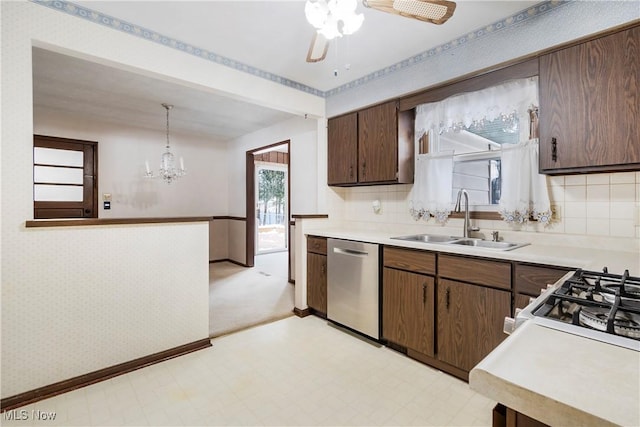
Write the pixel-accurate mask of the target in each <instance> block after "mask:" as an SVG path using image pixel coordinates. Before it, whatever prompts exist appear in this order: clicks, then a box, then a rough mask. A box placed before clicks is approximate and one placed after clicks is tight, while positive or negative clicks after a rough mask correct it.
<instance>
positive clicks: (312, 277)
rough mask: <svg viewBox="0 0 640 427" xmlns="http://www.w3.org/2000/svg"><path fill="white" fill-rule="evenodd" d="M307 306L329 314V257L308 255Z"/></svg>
mask: <svg viewBox="0 0 640 427" xmlns="http://www.w3.org/2000/svg"><path fill="white" fill-rule="evenodd" d="M307 305H308V306H309V307H311V308H313V309H314V310H316V311H318V312H320V313H321V314H324V315H326V314H327V257H326V256H324V255H318V254H314V253H307Z"/></svg>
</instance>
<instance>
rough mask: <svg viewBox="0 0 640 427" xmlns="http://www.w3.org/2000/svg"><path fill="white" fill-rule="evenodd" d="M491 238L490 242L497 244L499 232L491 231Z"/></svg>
mask: <svg viewBox="0 0 640 427" xmlns="http://www.w3.org/2000/svg"><path fill="white" fill-rule="evenodd" d="M491 237H492V240H493V241H494V242H497V241H498V240H500V232H499V231H497V230H496V231H492V232H491Z"/></svg>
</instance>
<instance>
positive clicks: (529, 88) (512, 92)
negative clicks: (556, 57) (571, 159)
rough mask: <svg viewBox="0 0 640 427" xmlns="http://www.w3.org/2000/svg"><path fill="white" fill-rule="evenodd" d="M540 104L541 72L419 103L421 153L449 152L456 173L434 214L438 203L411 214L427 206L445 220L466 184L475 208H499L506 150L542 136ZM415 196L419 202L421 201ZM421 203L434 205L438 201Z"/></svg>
mask: <svg viewBox="0 0 640 427" xmlns="http://www.w3.org/2000/svg"><path fill="white" fill-rule="evenodd" d="M537 103H538V85H537V77H532V78H525V79H518V80H513V81H509V82H506V83H504V84H501V85H498V86H493V87H489V88H486V89H483V90H479V91H475V92H467V93H461V94H458V95H453V96H450V97H449V98H446V99H444V100H442V101H438V102H432V103H428V104H422V105H419V106H418V107H417V108H416V129H415V130H416V133H415V135H416V138H418V141H417V155H420V154H425V153H431V154H432V155H435V156H438V155H440V154H445V153H449V156H450V157H452V159H453V162H452V164H453V168H452V170H450V169H449V170H450V172H444V173H451V174H452V184H451V194H450V195H449V194H445V195H443V196H442V199H441V200H440V201H437V205H438V208H437V209H435V212H436V214H435V215H434V209H433V208H427V209H424V208H422V209H413V211H412V214H414V216H416V217H417V216H424V215H426V213H427V211H428V212H429V213H430V214H431V215H432V216H436V218H437V219H438V218H439V217H441V219H443V220H446V216H448V214H449V212H450V210H451V208H452V207H453V201H454V200H456V195H457V193H458V191H459V190H460V189H461V188H464V189H466V190H467V192H468V193H469V204H470V206H472V209H473V210H475V211H489V212H497V211H498V205H499V203H500V197H501V194H502V191H501V190H502V180H503V177H502V165H501V150H502V148H503V147H507V146H514V145H516V144H518V143H520V142H521V141H526V140H529V139H530V138H533V137H537V107H536V105H537ZM445 170H447V169H445ZM439 178H443V177H442V176H440V177H439ZM431 179H433V177H432V178H431ZM414 200H415V201H416V203H415V204H416V206H417V205H419V203H420V202H421V201H420V200H416V199H414ZM422 202H423V206H425V205H430V206H433V205H434V202H433V200H430V201H426V202H425V201H422ZM445 205H450V207H446V206H445Z"/></svg>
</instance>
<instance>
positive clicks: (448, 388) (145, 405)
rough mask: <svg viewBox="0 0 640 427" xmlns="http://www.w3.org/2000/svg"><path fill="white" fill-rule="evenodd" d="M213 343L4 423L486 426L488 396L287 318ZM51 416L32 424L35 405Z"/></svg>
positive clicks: (319, 323)
mask: <svg viewBox="0 0 640 427" xmlns="http://www.w3.org/2000/svg"><path fill="white" fill-rule="evenodd" d="M212 343H213V347H211V348H209V349H206V350H201V351H198V352H195V353H192V354H189V355H186V356H182V357H179V358H176V359H172V360H169V361H166V362H163V363H160V364H156V365H153V366H150V367H147V368H143V369H140V370H137V371H134V372H131V373H129V374H126V375H122V376H119V377H117V378H113V379H111V380H108V381H104V382H101V383H98V384H94V385H92V386H89V387H85V388H82V389H79V390H76V391H73V392H70V393H66V394H63V395H60V396H57V397H54V398H51V399H47V400H43V401H41V402H38V403H35V404H32V405H28V406H25V407H23V408H19V409H18V410H17V411H18V412H17V414H20V410H25V411H26V412H23V413H22V414H26V415H27V417H28V418H29V419H28V420H23V421H17V420H11V421H9V420H7V419H6V414H7V413H5V414H2V425H5V426H15V425H17V426H27V425H46V426H54V425H65V426H66V425H93V426H107V425H132V426H138V425H153V426H160V425H167V426H168V425H171V426H174V425H175V426H191V425H193V426H206V425H225V426H228V425H264V426H271V425H296V426H297V425H310V426H320V425H322V426H338V425H345V426H364V425H367V426H369V425H370V426H418V425H421V426H444V425H457V426H470V425H490V424H491V409H492V407H493V406H494V402H492V401H490V400H488V399H486V398H484V397H483V396H481V395H479V394H477V393H475V392H474V391H472V390H470V389H469V386H468V385H467V384H466V383H464V382H462V381H459V380H457V379H455V378H453V377H451V376H449V375H447V374H444V373H442V372H439V371H437V370H434V369H431V368H429V367H427V366H425V365H423V364H420V363H418V362H416V361H413V360H411V359H409V358H407V357H406V356H404V355H402V354H400V353H397V352H395V351H393V350H390V349H388V348H385V347H379V346H376V345H373V344H372V343H370V342H366V341H364V340H361V339H358V338H355V337H353V336H352V335H350V334H348V333H346V332H344V331H342V330H341V329H338V328H336V327H333V326H331V325H328V324H327V322H326V321H324V320H322V319H319V318H317V317H314V316H309V317H306V318H303V319H300V318H298V317H290V318H287V319H284V320H280V321H277V322H273V323H270V324H267V325H263V326H259V327H256V328H252V329H248V330H244V331H241V332H238V333H235V334H231V335H226V336H223V337H220V338H216V339H214V340H213V341H212ZM37 411H41V413H47V412H55V414H56V418H55V419H54V420H47V421H35V420H34V419H33V416H34V415H36V414H37V413H38V412H37Z"/></svg>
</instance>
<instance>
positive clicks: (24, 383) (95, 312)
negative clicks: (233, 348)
mask: <svg viewBox="0 0 640 427" xmlns="http://www.w3.org/2000/svg"><path fill="white" fill-rule="evenodd" d="M0 19H1V31H2V40H1V43H2V45H1V50H0V51H1V53H2V62H1V71H2V72H1V85H0V86H1V87H2V104H1V122H2V129H1V140H0V144H1V148H0V149H1V152H2V158H1V159H0V162H1V166H0V167H1V169H0V172H1V174H2V175H1V178H2V179H1V187H0V188H1V190H0V203H1V215H0V217H1V218H2V224H1V227H2V228H1V231H2V240H1V242H2V248H4V249H5V250H4V251H3V252H2V350H1V351H2V367H1V368H2V397H8V396H11V395H13V394H16V393H19V392H22V391H26V390H29V389H33V388H35V387H40V386H45V385H48V384H50V383H51V382H52V381H57V380H61V379H65V378H68V377H70V376H74V375H80V374H84V373H87V372H89V371H92V370H96V369H100V368H104V367H107V366H110V365H113V364H115V363H121V362H125V361H128V360H131V359H134V358H137V357H140V356H143V355H146V354H149V353H153V352H157V351H161V350H165V349H167V348H171V347H175V346H177V345H181V344H186V343H188V342H191V341H194V340H195V339H201V338H204V337H206V336H207V334H208V307H207V301H208V299H207V289H208V277H207V276H208V274H207V273H208V264H207V261H208V260H207V252H208V250H207V249H208V240H209V237H208V236H209V231H208V228H207V227H206V226H205V224H206V223H203V224H195V225H186V226H182V225H156V226H139V227H136V226H131V227H97V228H86V227H78V228H76V227H71V228H65V229H48V230H43V229H25V228H24V222H25V220H27V219H31V218H33V200H32V187H33V176H32V162H33V149H32V147H33V133H34V126H33V107H32V87H33V85H32V62H31V52H32V47H33V46H34V45H35V46H39V47H44V48H48V49H52V50H55V51H58V52H61V53H64V54H67V55H72V56H77V57H80V58H83V59H87V60H93V61H97V62H101V63H104V64H107V65H109V66H113V67H116V68H122V69H126V70H129V71H133V72H138V73H143V74H146V75H150V76H153V77H156V78H160V79H166V80H171V81H178V82H180V83H182V84H186V85H188V86H190V87H194V88H198V89H200V90H208V91H213V92H216V93H223V94H227V95H229V96H232V97H234V98H238V99H243V100H246V101H250V102H254V103H257V104H260V105H267V106H270V107H272V108H276V109H280V110H283V111H288V112H292V113H298V114H304V113H309V114H310V115H314V116H323V115H324V100H323V99H321V98H318V97H316V96H313V95H310V94H308V93H304V92H302V91H298V90H295V89H292V88H288V87H285V86H282V85H280V84H278V83H275V82H272V81H269V80H266V79H262V78H260V77H256V76H253V75H250V74H247V73H242V72H239V71H236V70H233V69H230V68H228V67H225V66H223V65H220V64H216V63H213V62H211V61H206V60H204V59H201V58H198V57H195V56H193V55H189V54H186V53H183V52H180V51H178V50H175V49H170V48H167V47H164V46H161V45H159V44H157V43H154V42H152V41H148V40H144V39H142V38H138V37H134V36H131V35H128V34H125V33H122V32H119V31H116V30H113V29H111V28H108V27H106V26H101V25H98V24H95V23H92V22H89V21H87V20H83V19H79V18H77V17H74V16H70V15H67V14H64V13H60V12H58V11H54V10H51V9H49V8H47V7H44V6H41V5H38V4H36V3H32V2H27V1H11V2H0ZM289 136H290V135H287V137H289ZM176 142H177V141H176ZM177 148H178V147H177V145H176V149H177ZM153 152H155V150H150V151H149V152H146V151H145V152H142V153H141V154H143V155H144V156H145V157H146V156H147V155H149V156H151V155H152V154H153ZM185 153H186V154H189V155H191V154H192V153H193V152H191V149H187V147H186V146H185ZM101 160H104V161H107V162H113V161H116V160H118V159H112V158H111V159H110V158H109V155H108V154H107V155H106V156H102V158H101ZM193 162H194V164H195V162H196V160H193ZM188 167H189V166H188ZM231 167H234V165H233V164H231ZM242 169H244V166H243V167H242ZM194 173H195V172H194ZM105 181H107V180H105ZM102 184H103V185H106V184H109V183H108V182H103V183H102ZM116 184H117V183H116V182H112V183H110V184H109V185H113V187H112V188H113V189H111V188H110V189H109V191H113V192H116V191H117V192H121V194H131V192H132V191H133V190H132V189H131V188H125V186H123V187H122V188H116ZM105 189H106V187H105ZM229 190H231V188H229ZM186 200H189V203H192V201H191V200H192V199H186ZM121 206H123V208H124V206H127V205H126V204H124V203H122V204H121ZM229 208H230V209H231V206H230V207H229ZM203 209H204V208H203ZM241 212H244V207H243V208H242V211H241ZM184 213H185V214H187V213H188V214H189V215H192V214H198V213H200V212H186V211H185V212H184ZM211 213H212V212H208V211H207V212H206V214H207V215H210V214H211ZM143 216H147V215H143ZM166 247H171V248H172V249H173V251H172V252H171V251H166V250H165V248H166ZM114 309H115V310H114ZM127 320H128V321H129V322H127ZM82 331H87V332H86V333H85V332H82ZM42 343H47V345H43V344H42Z"/></svg>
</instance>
